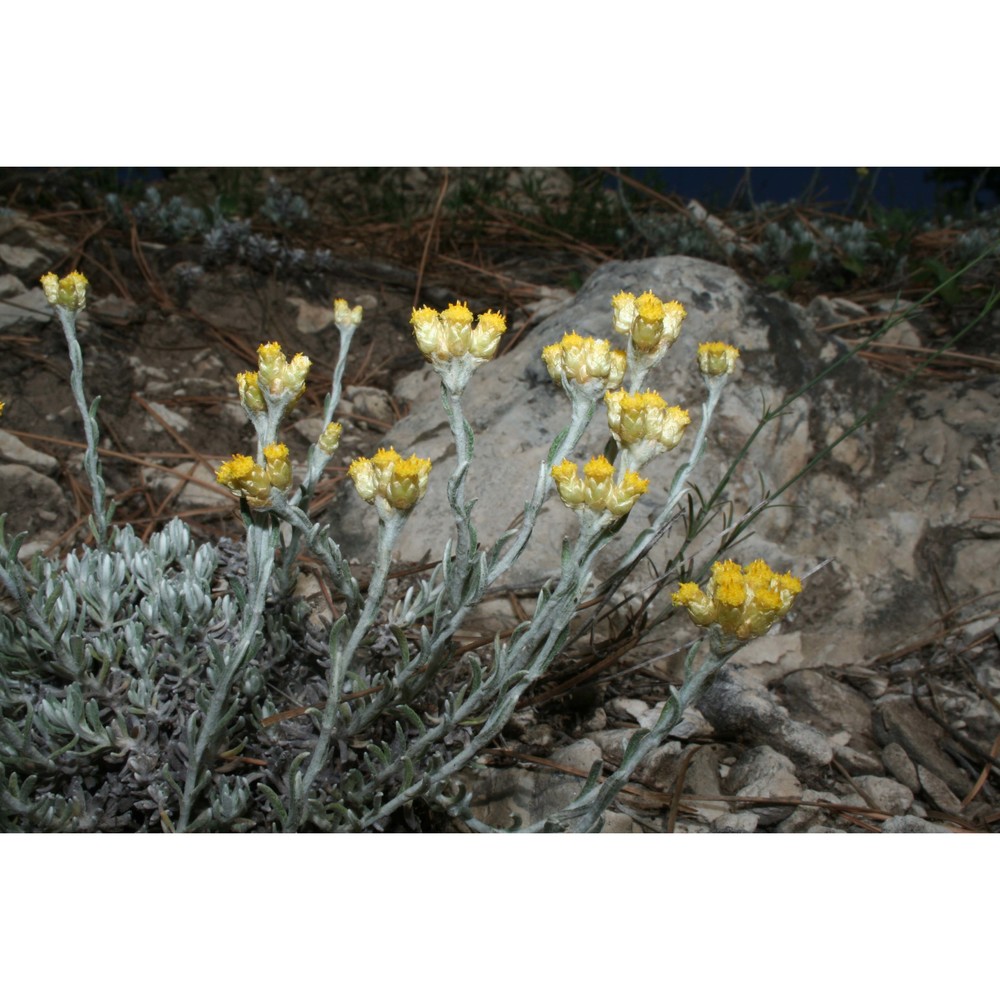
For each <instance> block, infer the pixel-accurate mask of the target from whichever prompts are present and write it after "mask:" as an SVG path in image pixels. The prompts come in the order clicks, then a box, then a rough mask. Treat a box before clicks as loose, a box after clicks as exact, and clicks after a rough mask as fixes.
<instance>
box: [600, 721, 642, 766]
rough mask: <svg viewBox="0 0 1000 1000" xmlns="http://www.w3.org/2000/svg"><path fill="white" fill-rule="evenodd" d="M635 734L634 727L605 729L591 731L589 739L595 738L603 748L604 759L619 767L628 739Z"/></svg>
mask: <svg viewBox="0 0 1000 1000" xmlns="http://www.w3.org/2000/svg"><path fill="white" fill-rule="evenodd" d="M634 735H635V730H634V729H604V730H601V731H600V732H593V733H591V734H590V735H589V736H588V739H591V740H593V741H594V742H595V743H596V744H597V745H598V746H599V747H600V748H601V753H602V754H603V755H604V759H605V760H606V761H607V762H608V763H609V764H610V765H611V766H612V767H617V766H618V765H619V764H620V763H621V762H622V758H623V757H624V756H625V747H626V746H627V745H628V741H629V740H630V739H631V738H632V737H633V736H634Z"/></svg>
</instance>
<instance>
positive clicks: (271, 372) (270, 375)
mask: <svg viewBox="0 0 1000 1000" xmlns="http://www.w3.org/2000/svg"><path fill="white" fill-rule="evenodd" d="M257 361H258V366H257V368H258V377H257V381H256V384H257V386H258V388H259V386H260V383H261V382H263V384H264V385H266V386H267V391H268V392H269V393H270V394H271V395H272V396H275V397H279V396H283V395H285V394H286V393H287V394H290V395H291V397H292V402H293V403H294V402H295V401H296V400H297V399H299V398H300V397H301V396H302V393H304V392H305V391H306V375H307V374H308V373H309V368H310V367H311V365H312V362H311V361H310V360H309V358H307V357H306V356H305V355H304V354H296V355H295V357H294V358H292V360H291V361H289V360H288V359H287V358H286V357H285V352H284V351H283V350H282V349H281V345H280V344H278V343H277V342H275V341H271V342H270V343H268V344H261V345H260V347H258V348H257ZM261 398H262V399H263V397H261Z"/></svg>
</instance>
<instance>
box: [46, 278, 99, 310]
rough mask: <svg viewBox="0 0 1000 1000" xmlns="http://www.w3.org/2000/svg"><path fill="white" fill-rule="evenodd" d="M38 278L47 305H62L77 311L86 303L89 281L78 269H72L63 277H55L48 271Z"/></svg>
mask: <svg viewBox="0 0 1000 1000" xmlns="http://www.w3.org/2000/svg"><path fill="white" fill-rule="evenodd" d="M40 280H41V285H42V290H43V291H44V292H45V298H46V299H48V301H49V305H53V306H62V307H63V308H64V309H69V310H71V311H73V312H79V311H80V310H81V309H83V308H84V307H85V306H86V305H87V287H88V286H89V284H90V282H89V281H87V279H86V278H85V277H84V276H83V275H82V274H81V273H80V272H79V271H73V272H71V273H70V274H67V275H66V277H65V278H57V277H56V276H55V275H54V274H53V273H52V272H51V271H50V272H49V273H48V274H43V275H42V277H41V279H40Z"/></svg>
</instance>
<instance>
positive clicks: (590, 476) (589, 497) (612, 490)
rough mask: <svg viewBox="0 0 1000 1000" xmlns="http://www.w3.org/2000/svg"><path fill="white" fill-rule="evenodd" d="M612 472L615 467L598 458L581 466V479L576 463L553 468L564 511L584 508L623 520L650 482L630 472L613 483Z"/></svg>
mask: <svg viewBox="0 0 1000 1000" xmlns="http://www.w3.org/2000/svg"><path fill="white" fill-rule="evenodd" d="M614 471H615V469H614V466H613V465H612V464H611V463H610V462H609V461H608V460H607V459H606V458H605V457H604V456H603V455H598V456H596V457H595V458H592V459H591V460H590V461H589V462H587V464H586V465H584V467H583V478H581V477H580V476H579V475H578V474H577V467H576V463H575V462H570V461H569V460H566V461H563V462H560V463H559V464H558V465H555V466H553V467H552V473H551V474H552V478H553V479H554V480H555V482H556V489H557V490H558V491H559V497H560V499H561V500H562V502H563V503H564V504H566V506H567V507H570V508H571V509H573V510H580V509H581V508H583V507H586V508H587V509H588V510H591V511H593V512H594V513H596V514H600V513H603V512H604V511H608V512H609V513H610V514H612V515H613V516H614V517H624V515H626V514H627V513H628V512H629V511H630V510H631V509H632V507H633V506H634V505H635V502H636V500H638V499H639V497H640V496H642V494H643V493H645V492H646V490H647V489H648V488H649V480H648V479H642V478H641V477H640V476H639V475H638V474H637V473H635V472H632V471H629V472H626V473H625V475H624V476H623V477H622V480H621V482H620V483H616V482H615V481H614Z"/></svg>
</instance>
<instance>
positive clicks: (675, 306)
mask: <svg viewBox="0 0 1000 1000" xmlns="http://www.w3.org/2000/svg"><path fill="white" fill-rule="evenodd" d="M611 308H612V313H613V315H612V325H613V326H614V329H615V333H620V334H623V335H624V336H627V337H629V338H630V340H631V342H632V347H633V348H634V350H636V351H637V352H639V353H640V354H644V355H649V356H650V357H649V359H648V362H647V363H655V362H656V361H657V360H659V358H660V357H662V355H663V352H664V351H666V349H667V348H668V347H669V346H670V345H671V344H673V342H674V341H675V340H676V339H677V338H678V337H679V336H680V332H681V323H682V321H683V320H684V317H685V316H687V312H686V310H685V309H684V307H683V306H682V305H681V304H680V303H679V302H664V301H663V300H662V299H660V298H659V297H658V296H656V295H654V294H653V293H652V292H651V291H650V292H643V293H642V295H640V296H639V297H638V298H636V297H635V296H634V295H633V294H632V293H631V292H619V293H618V294H617V295H615V296H614V297H613V298H612V299H611Z"/></svg>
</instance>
